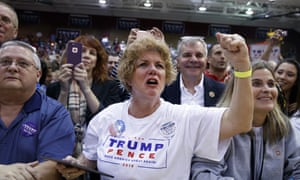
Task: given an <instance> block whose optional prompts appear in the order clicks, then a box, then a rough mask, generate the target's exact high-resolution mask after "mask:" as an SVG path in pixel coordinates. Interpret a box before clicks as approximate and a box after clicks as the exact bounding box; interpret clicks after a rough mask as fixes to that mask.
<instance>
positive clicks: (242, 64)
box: [216, 33, 253, 140]
mask: <svg viewBox="0 0 300 180" xmlns="http://www.w3.org/2000/svg"><path fill="white" fill-rule="evenodd" d="M216 36H217V40H218V41H219V43H220V45H221V47H222V48H224V49H225V56H226V58H227V59H228V60H229V62H230V64H231V66H232V67H233V68H234V75H235V79H236V80H235V82H234V89H233V95H232V100H231V103H230V106H229V108H228V110H227V111H225V113H224V115H223V117H222V124H221V131H220V139H221V140H222V139H226V138H229V137H231V136H234V135H236V134H239V133H242V132H248V131H249V130H250V129H251V127H252V119H253V94H252V87H251V63H250V58H249V52H248V47H247V44H246V42H245V40H244V38H243V37H241V36H240V35H238V34H221V33H217V34H216Z"/></svg>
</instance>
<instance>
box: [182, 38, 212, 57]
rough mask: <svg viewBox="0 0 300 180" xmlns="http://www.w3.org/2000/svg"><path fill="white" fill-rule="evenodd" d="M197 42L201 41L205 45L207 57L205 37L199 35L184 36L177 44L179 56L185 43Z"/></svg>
mask: <svg viewBox="0 0 300 180" xmlns="http://www.w3.org/2000/svg"><path fill="white" fill-rule="evenodd" d="M196 42H200V43H201V44H202V46H203V47H204V57H207V44H206V42H205V41H204V40H203V38H201V37H197V36H186V37H182V38H181V40H180V42H179V43H178V46H177V56H178V55H180V54H181V50H182V47H183V46H184V45H190V44H195V43H196Z"/></svg>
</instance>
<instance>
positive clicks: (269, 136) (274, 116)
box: [217, 61, 290, 144]
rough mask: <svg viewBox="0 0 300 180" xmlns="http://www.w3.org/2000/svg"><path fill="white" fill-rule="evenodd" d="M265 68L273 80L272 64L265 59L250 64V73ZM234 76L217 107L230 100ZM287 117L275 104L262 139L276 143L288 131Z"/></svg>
mask: <svg viewBox="0 0 300 180" xmlns="http://www.w3.org/2000/svg"><path fill="white" fill-rule="evenodd" d="M260 69H266V70H268V71H270V73H271V74H272V76H273V78H274V80H275V76H274V73H273V69H272V66H271V65H270V64H269V63H267V62H265V61H258V62H256V63H254V64H253V65H252V73H253V72H254V71H256V70H260ZM234 81H235V78H234V77H232V78H231V79H230V80H229V81H228V84H227V85H226V89H225V91H224V93H223V95H222V96H221V98H220V100H219V102H218V104H217V106H218V107H228V106H229V104H230V101H231V97H232V93H233V86H234ZM289 127H290V124H289V119H288V118H287V116H286V115H285V114H284V113H283V112H282V111H281V109H280V107H279V105H278V104H277V102H276V104H275V107H274V109H273V110H272V111H270V112H269V113H268V115H267V117H266V120H265V123H264V124H263V131H264V133H263V136H264V141H265V142H266V141H269V143H270V144H273V143H276V141H278V140H280V139H281V138H283V137H284V136H286V135H287V134H288V132H289Z"/></svg>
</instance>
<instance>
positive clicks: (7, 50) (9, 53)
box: [0, 45, 34, 62]
mask: <svg viewBox="0 0 300 180" xmlns="http://www.w3.org/2000/svg"><path fill="white" fill-rule="evenodd" d="M2 57H11V58H19V59H26V60H29V61H32V62H34V60H33V58H32V57H33V53H32V51H31V50H29V49H28V48H25V47H23V46H16V45H10V46H6V47H3V48H0V58H2Z"/></svg>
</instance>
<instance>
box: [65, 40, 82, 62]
mask: <svg viewBox="0 0 300 180" xmlns="http://www.w3.org/2000/svg"><path fill="white" fill-rule="evenodd" d="M81 58H82V44H81V43H79V42H69V43H68V47H67V63H69V64H73V65H74V66H76V65H77V64H79V63H80V62H81Z"/></svg>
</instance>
